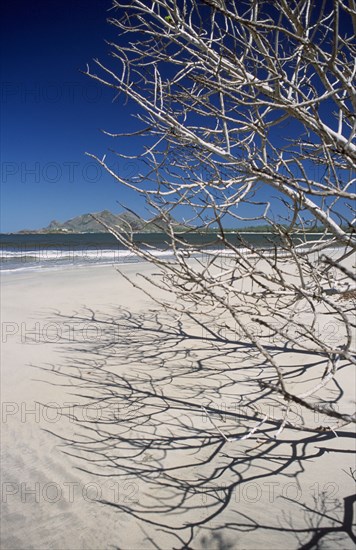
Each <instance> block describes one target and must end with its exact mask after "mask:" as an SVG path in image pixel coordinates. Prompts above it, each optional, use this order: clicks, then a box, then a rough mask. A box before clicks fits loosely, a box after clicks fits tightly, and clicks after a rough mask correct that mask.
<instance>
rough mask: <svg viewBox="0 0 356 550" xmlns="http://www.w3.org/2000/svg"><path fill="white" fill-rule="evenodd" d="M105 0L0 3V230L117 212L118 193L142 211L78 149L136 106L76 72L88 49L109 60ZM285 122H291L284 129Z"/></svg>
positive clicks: (120, 166) (97, 142)
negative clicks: (0, 50)
mask: <svg viewBox="0 0 356 550" xmlns="http://www.w3.org/2000/svg"><path fill="white" fill-rule="evenodd" d="M111 5H112V4H111V0H100V1H99V0H71V1H68V2H64V1H63V0H35V1H34V2H28V0H26V1H25V0H16V1H12V2H10V1H8V2H6V3H3V6H2V8H1V9H2V27H3V28H2V32H1V48H2V67H1V73H2V74H1V81H2V83H1V89H0V93H1V199H2V200H1V224H0V231H2V232H11V231H18V230H20V229H37V228H40V227H44V226H46V225H48V224H49V222H50V221H51V220H53V219H57V220H59V221H65V220H67V219H68V218H71V217H74V216H76V215H79V214H84V213H86V212H97V211H100V210H104V209H109V210H111V211H113V212H118V211H120V210H121V208H120V206H119V205H118V204H117V201H119V202H120V203H123V204H125V205H127V206H130V207H134V208H135V210H136V211H137V213H138V214H140V215H143V216H145V217H147V216H148V214H147V212H146V211H145V209H144V205H143V203H140V202H139V201H137V196H136V195H134V194H133V192H131V191H129V190H128V189H126V188H124V187H123V186H122V185H119V184H117V183H116V182H115V181H114V180H113V179H112V178H111V177H110V176H109V175H108V174H107V173H106V172H105V171H104V170H101V169H100V167H99V166H98V165H97V164H96V163H95V161H93V160H91V159H90V158H89V157H86V156H85V154H84V153H85V151H88V152H92V153H95V154H97V155H98V156H102V155H103V154H104V153H106V152H107V149H108V148H112V147H114V146H115V144H114V143H113V140H112V139H111V138H109V137H107V136H105V135H104V134H103V133H102V132H100V129H106V130H109V131H112V132H120V131H128V130H130V129H132V130H134V129H136V122H135V119H134V118H133V117H132V113H134V112H135V106H134V105H133V104H132V103H131V102H129V104H128V105H126V106H124V98H120V99H119V100H117V101H115V102H113V97H114V92H113V91H111V90H109V89H107V88H105V87H103V86H100V85H99V84H96V83H95V82H94V81H92V80H90V79H89V78H88V77H86V76H84V75H83V74H81V73H80V70H85V68H86V65H87V63H88V64H89V65H93V63H92V59H93V58H99V59H100V60H102V61H103V62H104V63H105V62H107V60H108V54H109V52H110V46H108V45H107V44H106V43H105V40H110V39H113V38H116V31H115V29H114V28H113V27H112V26H110V25H109V24H108V23H107V21H106V19H107V18H108V17H110V16H111V15H112V13H111V12H110V11H109V10H110V8H111ZM111 66H113V65H112V62H111ZM328 117H330V115H329V114H327V115H326V118H328ZM294 130H295V128H294V126H293V123H292V124H291V126H290V127H289V130H288V131H290V134H289V135H292V134H293V133H294ZM297 131H298V130H297ZM120 147H121V151H123V152H125V153H128V154H134V153H135V152H137V150H136V151H134V149H133V148H135V147H136V143H135V140H134V139H132V140H128V141H126V142H125V141H124V142H123V141H120ZM111 158H112V157H111ZM110 162H112V161H110ZM114 168H115V169H116V171H118V172H119V173H120V175H122V176H125V175H126V176H129V175H132V173H133V172H134V171H135V170H137V168H136V167H135V164H134V163H133V162H123V161H119V160H118V161H117V163H116V165H115V166H114ZM268 193H270V190H268V188H267V189H263V194H264V195H265V196H267V195H268ZM268 196H269V195H268ZM249 214H250V213H249ZM251 214H252V213H251Z"/></svg>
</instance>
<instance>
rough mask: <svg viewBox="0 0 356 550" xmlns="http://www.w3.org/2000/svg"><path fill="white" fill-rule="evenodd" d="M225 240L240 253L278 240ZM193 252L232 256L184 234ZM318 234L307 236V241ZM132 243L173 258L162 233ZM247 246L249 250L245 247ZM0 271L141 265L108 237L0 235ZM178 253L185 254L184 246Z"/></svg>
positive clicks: (209, 238) (206, 238)
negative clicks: (250, 246) (135, 263)
mask: <svg viewBox="0 0 356 550" xmlns="http://www.w3.org/2000/svg"><path fill="white" fill-rule="evenodd" d="M226 236H227V240H228V241H229V242H231V243H232V244H233V245H234V246H237V247H239V249H241V251H242V252H243V251H246V253H247V252H248V246H249V245H252V246H253V247H255V248H263V249H266V250H268V249H271V248H275V246H276V245H277V246H278V244H279V243H278V237H277V236H275V235H273V234H271V233H241V234H240V233H237V232H231V233H227V234H226ZM179 237H180V238H181V239H182V241H184V242H186V243H187V244H189V245H190V246H191V247H192V248H193V254H192V255H193V256H201V255H203V254H206V255H209V256H210V255H211V254H212V253H214V252H215V253H220V254H225V255H228V254H231V253H232V252H231V251H229V250H228V249H227V248H226V247H225V246H224V245H223V244H222V243H221V240H220V239H218V237H217V235H215V234H201V233H185V234H184V235H183V234H182V235H180V236H179ZM321 237H322V236H321V235H320V234H315V233H313V234H309V235H307V239H308V240H316V239H318V238H319V239H320V238H321ZM134 240H135V242H136V243H137V244H138V245H139V246H140V248H142V249H143V250H146V251H147V252H149V253H150V254H152V255H154V256H156V257H161V258H165V259H169V258H172V259H173V258H174V253H173V251H172V247H171V244H170V241H169V238H168V236H167V235H166V234H164V233H136V234H135V235H134ZM247 243H248V246H247ZM0 246H1V255H0V270H1V271H2V272H7V271H19V270H21V271H25V270H26V271H29V270H43V269H50V268H51V269H53V268H57V269H58V268H63V267H66V266H67V267H69V266H96V265H117V266H119V265H121V264H125V263H133V262H140V261H144V260H142V259H141V258H140V257H138V256H137V255H136V254H134V253H133V252H132V251H130V250H128V249H127V247H125V246H124V245H123V244H121V243H120V242H119V241H118V240H117V239H116V238H115V237H114V236H113V235H112V234H111V233H80V234H74V233H72V234H65V233H46V234H44V233H41V234H20V233H16V234H0ZM178 248H180V251H179V253H182V254H184V248H185V247H184V244H182V245H180V247H178Z"/></svg>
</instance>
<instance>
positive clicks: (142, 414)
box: [1, 263, 355, 550]
mask: <svg viewBox="0 0 356 550" xmlns="http://www.w3.org/2000/svg"><path fill="white" fill-rule="evenodd" d="M122 269H123V271H124V273H125V275H126V276H127V277H128V278H132V279H135V277H136V273H137V272H138V271H139V272H140V273H143V274H144V275H146V276H147V277H150V276H151V274H152V271H153V270H154V268H153V267H151V266H150V265H148V264H146V263H141V264H139V265H138V264H131V265H124V266H123V267H122ZM1 313H2V354H1V396H2V424H1V428H2V430H1V455H2V518H3V519H2V525H1V528H2V533H1V535H2V544H1V548H3V549H4V550H22V549H26V550H29V549H34V550H40V549H48V548H50V549H66V550H76V549H88V550H89V549H90V550H96V549H113V548H120V549H122V550H134V549H135V550H136V549H137V550H138V549H140V550H141V549H146V548H147V549H150V548H159V549H162V550H163V549H164V550H166V549H171V548H183V547H185V548H188V547H189V548H192V549H203V548H206V549H209V550H214V549H224V550H225V549H226V550H227V549H235V548H236V549H245V548H246V549H251V550H252V549H256V548H271V549H272V548H273V549H280V550H284V549H286V548H290V549H297V548H314V547H316V546H303V545H306V544H307V543H308V541H310V540H312V539H313V537H315V536H316V537H318V536H320V538H322V542H323V548H330V549H331V548H333V549H334V548H343V549H348V548H350V549H351V548H353V547H354V543H353V542H352V539H351V536H350V532H349V531H350V529H349V526H350V524H351V522H352V505H353V500H352V495H353V494H354V485H355V483H354V480H353V479H352V474H351V471H352V470H353V469H354V468H355V460H354V455H353V454H352V450H353V449H354V442H353V439H352V438H353V436H354V434H353V428H352V425H347V426H345V427H343V428H342V429H341V430H340V432H339V433H334V432H332V431H330V429H329V428H330V419H329V420H326V419H324V418H320V419H318V420H316V421H319V422H320V424H323V423H324V425H325V428H326V429H325V433H320V434H319V435H317V436H316V435H315V434H313V433H308V432H307V433H306V432H302V431H301V432H299V433H298V432H294V433H292V432H291V431H290V430H288V431H287V430H285V431H284V432H283V434H281V437H280V438H279V439H278V438H277V440H276V439H273V438H271V439H270V440H268V441H267V440H265V441H264V440H259V439H258V438H257V437H254V436H252V437H249V438H246V439H240V440H238V439H236V438H235V440H234V439H233V438H232V439H231V441H228V439H229V438H228V437H227V438H226V439H227V440H226V441H225V440H223V442H222V443H219V442H218V438H220V436H221V431H223V432H224V434H225V433H226V434H231V433H233V434H235V435H236V434H238V435H239V436H243V434H245V433H246V426H245V425H244V424H243V418H244V415H245V414H246V411H245V410H244V409H243V407H244V399H243V398H244V395H245V394H246V391H247V389H246V388H247V385H246V373H247V372H248V373H249V374H250V376H252V378H253V377H255V376H256V377H257V375H258V371H259V365H258V364H257V360H256V361H255V362H254V358H253V356H251V355H246V352H245V351H244V350H243V348H242V347H241V349H237V350H235V349H234V356H233V361H234V362H235V363H234V364H237V363H236V362H237V361H239V363H238V364H239V369H236V376H237V377H240V379H241V395H240V396H238V395H236V392H235V391H234V392H233V393H230V392H229V389H228V387H224V388H223V389H222V387H221V384H222V382H221V380H219V375H218V373H219V365H220V364H222V362H223V361H224V358H225V357H226V350H221V349H220V348H219V346H218V345H217V344H216V343H214V342H211V341H209V340H208V339H207V338H204V337H203V336H204V335H202V333H199V331H197V329H196V328H195V329H194V328H193V327H192V328H191V333H189V337H188V338H182V330H183V329H182V330H181V329H180V328H179V327H178V325H177V323H176V322H175V320H174V319H172V318H170V317H169V315H168V314H167V313H165V312H162V311H159V308H158V306H157V304H155V303H154V302H153V301H152V300H150V299H149V297H148V296H146V295H144V294H143V293H142V292H140V291H139V290H138V289H136V288H134V287H132V285H130V283H129V282H128V281H127V280H125V279H124V278H123V277H122V276H120V275H119V274H118V273H117V272H116V270H115V268H114V267H111V266H94V267H91V268H79V267H69V268H66V269H64V268H62V269H47V270H43V271H42V272H40V271H32V272H31V271H28V272H26V271H23V272H18V273H7V274H3V275H2V300H1ZM188 328H189V327H188ZM184 330H186V328H185V329H184ZM231 353H232V352H231ZM306 355H307V354H304V355H303V354H300V359H299V360H300V365H302V364H303V362H305V361H306V360H308V358H306ZM293 366H295V365H293ZM346 371H348V373H347V374H346ZM345 376H347V377H348V378H347V379H345V380H343V382H344V383H343V389H344V390H345V392H346V393H345V395H344V396H343V403H344V404H345V406H346V407H347V410H349V411H350V413H351V412H352V409H353V407H354V396H353V392H354V382H355V379H354V377H352V376H350V373H349V370H348V369H345ZM252 391H253V387H252V386H251V392H252ZM135 396H140V397H139V399H136V397H135ZM162 396H164V400H163V401H164V403H165V405H166V407H165V408H164V407H162ZM158 398H160V400H159V399H158ZM88 401H90V402H91V403H92V405H91V407H89V409H88V407H87V408H85V407H82V405H83V404H84V403H87V402H88ZM185 401H189V402H194V406H193V408H190V412H189V414H188V413H186V412H185V411H184V403H185ZM93 403H95V406H94V405H93ZM233 406H235V409H236V410H235V412H236V411H237V412H238V415H239V418H240V424H238V425H237V424H236V418H235V417H234V418H232V416H231V418H230V416H229V414H230V412H231V411H232V410H233ZM206 407H215V409H220V410H221V411H222V414H223V413H224V412H225V413H226V415H227V416H225V417H224V418H222V420H221V421H220V420H219V419H216V417H214V418H213V417H211V415H210V414H209V412H206ZM236 407H237V408H236ZM239 407H240V408H239ZM59 408H60V409H61V411H62V414H61V412H60V411H59ZM114 409H115V412H114V413H113V410H114ZM238 409H239V410H238ZM147 411H149V412H147ZM205 413H206V414H205ZM250 414H251V413H250ZM294 414H295V415H297V414H298V412H297V411H294ZM235 416H236V415H235ZM295 417H297V416H295ZM115 418H116V419H117V422H113V419H115ZM261 418H263V411H261V415H260V416H259V415H258V414H257V416H256V419H255V424H256V425H257V424H258V423H259V422H260V421H261ZM108 419H109V421H107V420H108ZM314 420H315V419H314ZM81 424H85V425H86V426H87V428H86V430H85V431H84V432H81V431H80V425H81ZM191 430H192V432H191ZM190 433H192V440H190V439H189V437H188V436H189V434H190ZM55 434H56V435H55ZM109 434H110V435H109ZM58 435H59V436H61V437H62V439H59V438H58V437H57V436H58ZM178 435H179V437H180V438H181V440H180V442H177V441H175V442H174V443H173V439H174V437H175V436H178ZM207 435H208V436H209V437H213V440H209V441H208V440H207ZM155 437H160V438H162V441H163V440H164V442H165V443H164V444H162V445H161V447H158V446H155V445H152V448H150V445H148V444H147V441H148V440H149V438H151V439H152V438H153V439H154V438H155ZM214 437H215V438H216V439H214ZM115 438H116V439H115ZM170 438H171V439H170ZM170 440H172V449H169V448H168V445H169V442H170ZM197 442H198V443H197ZM199 442H200V443H199ZM165 445H166V446H165ZM198 447H199V449H198ZM200 447H201V448H200ZM88 448H90V449H91V450H90V452H89V454H88ZM72 455H76V456H72ZM103 456H105V460H103ZM78 457H79V458H78ZM80 457H82V458H80ZM119 460H120V467H118V466H117V464H118V461H119ZM204 479H209V480H210V485H209V489H208V490H206V491H205V493H204V491H200V490H199V487H200V485H201V484H202V482H203V480H204ZM192 487H195V489H194V490H192ZM97 500H101V501H105V502H104V503H98V502H97ZM142 517H144V518H145V519H146V522H143V521H142V520H141V519H140V518H142ZM207 518H208V519H207ZM200 521H201V526H200V527H197V528H196V529H195V531H194V535H193V538H192V540H191V541H189V536H190V535H189V533H190V526H191V524H192V523H195V524H198V523H199V522H200ZM320 533H321V535H320ZM186 541H188V544H187V545H186V546H184V544H186Z"/></svg>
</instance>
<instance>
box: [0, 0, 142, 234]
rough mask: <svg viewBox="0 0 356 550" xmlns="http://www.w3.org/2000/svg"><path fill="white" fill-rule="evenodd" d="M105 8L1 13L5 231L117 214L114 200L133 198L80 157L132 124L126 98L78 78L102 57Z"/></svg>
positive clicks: (72, 5)
mask: <svg viewBox="0 0 356 550" xmlns="http://www.w3.org/2000/svg"><path fill="white" fill-rule="evenodd" d="M110 7H111V0H100V1H99V0H85V1H84V0H74V1H72V2H63V0H61V1H59V0H46V1H43V0H36V1H35V2H28V1H24V0H19V1H16V2H7V3H6V4H5V5H3V7H2V33H1V50H2V67H1V198H2V201H1V204H2V206H1V231H3V232H9V231H17V230H19V229H23V228H39V227H43V226H45V225H47V224H48V223H49V222H50V221H51V220H52V219H59V220H61V221H64V220H66V219H68V218H70V217H73V216H75V215H78V214H82V213H85V212H90V211H91V212H94V211H100V210H102V209H105V208H107V209H109V210H112V211H116V212H118V211H119V210H120V207H119V206H118V205H117V204H116V201H117V200H119V201H120V202H124V203H127V202H131V201H132V198H131V197H130V193H129V192H128V191H126V190H125V191H123V189H122V187H121V186H120V188H119V186H118V184H116V182H115V181H114V180H113V179H112V178H111V177H110V176H109V175H107V174H106V173H105V171H102V170H101V169H100V168H99V167H98V166H97V165H96V164H95V162H94V161H92V160H91V159H90V158H88V157H86V156H85V155H84V153H85V151H88V152H92V153H95V154H98V155H99V156H100V155H102V154H104V152H105V151H106V150H107V148H108V147H110V146H111V147H112V146H113V143H112V140H110V139H109V138H108V137H105V136H104V135H103V134H102V133H101V132H100V129H101V128H105V129H107V130H111V131H122V130H123V129H125V130H126V129H127V128H128V127H130V126H131V125H132V124H133V123H134V120H133V119H132V117H131V116H130V114H129V110H128V109H127V108H126V109H125V108H123V100H119V101H116V102H115V103H113V92H112V91H110V90H108V89H106V88H104V87H102V86H100V85H98V84H96V83H95V82H93V81H91V80H90V79H89V78H88V77H86V76H85V75H83V74H81V73H80V70H85V68H86V64H87V63H89V64H91V61H92V59H93V58H99V59H101V60H103V61H105V60H106V59H107V55H108V53H109V46H108V45H107V44H106V43H105V40H110V38H113V36H114V34H113V33H114V29H113V28H112V27H111V26H110V25H108V24H107V22H106V19H107V17H109V16H110V11H108V10H109V9H110ZM124 146H125V145H124ZM130 147H131V144H130ZM128 152H129V151H128ZM117 169H118V170H119V172H120V173H121V174H122V175H125V173H127V174H129V173H130V172H132V170H133V169H134V168H133V166H132V163H123V162H120V164H118V166H117ZM142 213H143V210H142Z"/></svg>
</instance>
